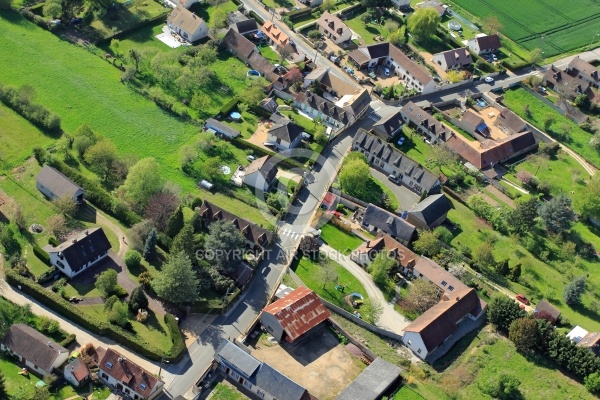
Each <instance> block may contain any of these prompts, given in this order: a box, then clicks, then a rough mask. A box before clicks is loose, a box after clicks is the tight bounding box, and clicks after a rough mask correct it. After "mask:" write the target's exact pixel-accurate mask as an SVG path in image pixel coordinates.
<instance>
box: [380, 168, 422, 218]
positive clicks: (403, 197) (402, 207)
mask: <svg viewBox="0 0 600 400" xmlns="http://www.w3.org/2000/svg"><path fill="white" fill-rule="evenodd" d="M371 174H372V175H373V177H374V178H375V179H377V180H378V181H379V182H381V183H382V184H383V185H385V186H386V187H387V188H388V189H390V190H391V191H392V193H394V195H395V196H396V198H397V199H398V209H397V210H396V212H402V211H406V210H410V209H411V208H413V206H414V205H415V204H417V203H418V202H419V195H418V194H416V193H413V192H411V191H410V189H408V188H406V187H404V186H402V185H396V184H395V183H393V182H392V181H390V180H389V179H388V177H387V175H386V174H384V173H382V172H379V171H377V170H376V169H375V168H373V167H371Z"/></svg>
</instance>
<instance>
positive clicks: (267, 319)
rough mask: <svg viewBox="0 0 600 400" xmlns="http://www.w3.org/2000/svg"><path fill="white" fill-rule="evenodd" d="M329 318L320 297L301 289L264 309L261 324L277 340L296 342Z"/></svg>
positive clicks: (304, 288) (310, 291) (303, 288)
mask: <svg viewBox="0 0 600 400" xmlns="http://www.w3.org/2000/svg"><path fill="white" fill-rule="evenodd" d="M328 318H329V311H327V309H326V308H325V306H324V305H323V303H322V302H321V299H319V296H317V295H316V294H315V292H313V291H312V290H310V289H308V288H306V287H299V288H297V289H296V290H294V291H293V292H291V293H290V294H288V295H287V296H285V297H283V298H281V299H279V300H277V301H275V302H273V303H271V304H269V305H268V306H266V307H265V308H263V310H262V313H261V315H260V322H261V323H262V325H263V326H264V327H265V328H266V329H267V331H268V332H269V333H270V334H271V335H273V337H274V338H275V340H278V341H282V340H285V341H287V342H290V343H292V342H294V341H295V340H296V339H298V338H299V337H301V336H302V335H304V334H305V333H307V332H309V331H311V330H312V329H313V328H315V327H316V326H318V325H320V324H321V323H323V322H324V321H326V320H327V319H328Z"/></svg>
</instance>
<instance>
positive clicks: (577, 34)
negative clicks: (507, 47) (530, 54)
mask: <svg viewBox="0 0 600 400" xmlns="http://www.w3.org/2000/svg"><path fill="white" fill-rule="evenodd" d="M451 2H452V3H455V4H456V5H458V6H459V7H461V8H463V9H464V10H466V11H468V12H469V13H471V14H472V15H473V16H476V17H477V18H479V19H480V20H483V19H484V18H485V17H487V16H490V15H494V16H496V17H497V18H498V19H499V20H500V22H501V23H502V25H503V28H502V29H501V30H500V31H501V32H502V33H503V34H505V35H506V36H508V37H509V38H510V39H512V40H513V41H515V42H516V43H518V44H519V45H521V46H523V47H524V48H526V49H528V50H533V49H535V48H540V49H542V51H543V52H544V55H545V57H550V56H554V55H557V54H561V53H566V52H568V51H571V50H575V49H577V48H581V47H586V46H590V44H591V41H595V42H596V43H597V40H595V39H597V38H595V37H594V32H597V31H598V30H599V29H600V9H599V8H598V3H597V2H596V1H594V0H579V1H577V2H563V1H560V0H546V1H543V0H531V1H528V2H527V4H526V5H524V4H523V3H522V2H520V1H517V0H506V1H501V2H494V1H491V0H452V1H451ZM532 16H535V17H534V18H532Z"/></svg>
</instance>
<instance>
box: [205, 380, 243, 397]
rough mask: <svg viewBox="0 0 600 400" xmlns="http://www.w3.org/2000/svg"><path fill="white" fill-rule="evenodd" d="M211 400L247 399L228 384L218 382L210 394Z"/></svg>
mask: <svg viewBox="0 0 600 400" xmlns="http://www.w3.org/2000/svg"><path fill="white" fill-rule="evenodd" d="M211 394H212V396H211V399H213V400H244V399H247V398H248V397H246V396H244V395H243V394H242V393H240V392H238V391H237V390H236V389H235V388H234V387H232V386H231V385H230V384H227V383H223V382H219V383H217V385H216V386H215V387H214V388H213V390H212V392H211Z"/></svg>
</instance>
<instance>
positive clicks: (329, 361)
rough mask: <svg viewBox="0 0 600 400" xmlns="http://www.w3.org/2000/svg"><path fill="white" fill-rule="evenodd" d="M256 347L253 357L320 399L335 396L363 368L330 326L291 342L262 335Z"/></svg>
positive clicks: (323, 399) (326, 399) (325, 399)
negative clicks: (276, 340)
mask: <svg viewBox="0 0 600 400" xmlns="http://www.w3.org/2000/svg"><path fill="white" fill-rule="evenodd" d="M255 348H256V350H253V351H252V355H253V356H254V357H256V358H258V359H259V360H261V361H264V362H266V363H267V364H269V365H271V366H273V367H274V368H275V369H277V370H278V371H280V372H282V373H283V374H284V375H286V376H288V377H291V378H292V379H294V381H296V382H297V383H298V384H300V385H302V386H304V387H305V388H306V389H308V391H309V392H310V393H311V394H312V395H314V396H315V397H317V398H319V399H321V400H328V399H334V398H335V397H336V396H337V395H338V394H339V393H340V392H341V391H342V390H343V389H344V388H345V387H346V386H347V385H348V384H349V383H350V382H352V381H353V380H354V378H356V377H357V376H358V375H359V374H360V373H361V371H362V370H363V369H365V368H366V365H364V364H363V363H362V362H361V361H360V360H359V359H357V358H356V357H353V356H352V355H351V354H350V353H349V352H348V351H347V350H346V347H345V346H344V345H342V344H340V343H339V342H338V340H337V338H336V337H335V336H334V335H333V334H332V333H331V332H330V331H329V329H321V330H319V331H317V332H315V333H313V334H312V335H310V336H309V337H307V338H306V339H304V340H302V342H301V343H299V344H294V345H291V346H290V345H287V344H284V345H283V346H280V345H278V344H272V343H269V342H268V341H267V339H266V336H263V337H261V339H260V340H259V342H258V345H257V346H256V347H255Z"/></svg>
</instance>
